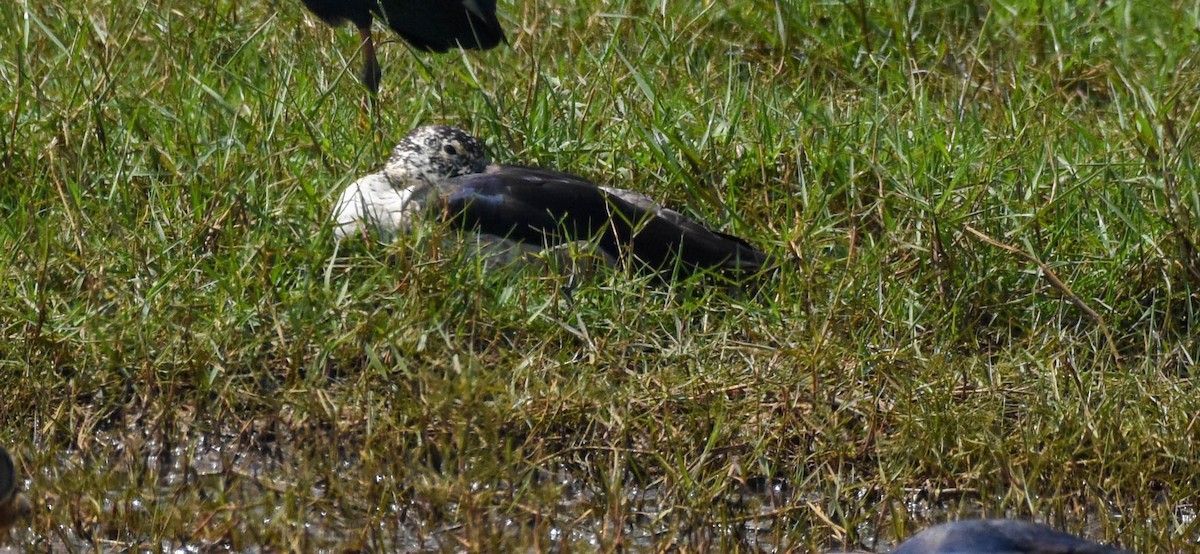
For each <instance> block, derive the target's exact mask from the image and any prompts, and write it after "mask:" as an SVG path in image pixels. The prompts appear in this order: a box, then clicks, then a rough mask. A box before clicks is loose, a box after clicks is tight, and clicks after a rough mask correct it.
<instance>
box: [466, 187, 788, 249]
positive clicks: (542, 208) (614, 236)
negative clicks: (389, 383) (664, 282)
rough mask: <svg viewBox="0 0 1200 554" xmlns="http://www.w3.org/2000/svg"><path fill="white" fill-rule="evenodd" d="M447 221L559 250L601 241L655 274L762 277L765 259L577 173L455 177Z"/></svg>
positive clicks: (602, 246) (601, 245)
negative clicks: (723, 272) (676, 271)
mask: <svg viewBox="0 0 1200 554" xmlns="http://www.w3.org/2000/svg"><path fill="white" fill-rule="evenodd" d="M446 185H447V190H448V191H451V192H450V193H449V194H448V195H447V198H446V200H445V203H446V211H445V214H446V218H447V219H448V220H449V221H451V222H453V223H457V224H459V225H460V226H461V228H463V229H466V230H472V231H477V232H481V233H486V234H489V235H495V236H501V237H506V238H508V239H510V240H516V241H520V242H525V243H533V244H541V245H542V246H543V247H552V246H555V245H557V244H562V243H565V242H570V241H575V240H596V241H597V244H598V246H599V248H600V249H601V250H603V251H604V252H605V253H606V254H608V255H609V256H611V257H613V258H619V257H621V255H622V254H623V253H624V252H623V250H625V249H628V251H629V252H631V253H632V254H633V255H634V257H635V258H637V260H638V261H639V262H641V263H643V264H645V265H647V266H649V267H650V268H652V269H656V270H661V271H670V270H672V269H673V267H674V265H675V262H676V260H678V261H679V262H681V264H682V266H683V267H682V268H681V269H683V270H684V271H685V272H691V271H694V270H696V269H717V268H720V269H730V270H739V271H750V272H753V271H757V270H758V269H760V268H761V267H762V265H763V263H764V262H765V261H766V255H765V254H763V253H762V252H760V251H758V250H756V249H755V248H754V247H753V246H750V244H749V243H747V242H746V241H744V240H742V239H740V238H737V237H734V236H732V235H727V234H724V233H718V232H716V231H712V230H709V229H708V228H706V227H704V226H703V225H700V224H699V223H697V222H695V221H692V220H690V219H688V218H686V217H684V216H683V215H682V214H680V213H678V212H676V211H673V210H669V209H666V208H663V207H661V206H658V205H655V204H654V203H653V202H652V201H651V200H650V199H649V198H646V197H644V196H641V195H639V194H637V193H633V192H631V191H627V190H621V189H612V188H607V187H598V186H596V185H595V184H593V183H591V182H589V181H587V180H585V179H583V178H582V177H579V176H577V175H572V174H570V173H562V172H559V171H553V170H547V169H540V168H533V167H521V166H494V167H492V168H490V169H489V170H488V171H487V172H485V173H480V174H472V175H464V176H461V177H455V178H453V179H449V180H448V181H447V182H446Z"/></svg>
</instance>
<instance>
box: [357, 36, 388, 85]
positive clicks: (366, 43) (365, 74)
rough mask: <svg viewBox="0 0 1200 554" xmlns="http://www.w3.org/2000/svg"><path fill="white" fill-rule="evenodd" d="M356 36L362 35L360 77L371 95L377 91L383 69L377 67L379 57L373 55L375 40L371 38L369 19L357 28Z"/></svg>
mask: <svg viewBox="0 0 1200 554" xmlns="http://www.w3.org/2000/svg"><path fill="white" fill-rule="evenodd" d="M358 36H360V37H362V51H363V69H362V75H360V76H359V77H360V78H361V79H362V84H363V86H365V87H367V90H369V91H371V94H372V95H375V94H378V93H379V81H380V79H382V78H383V71H382V70H380V69H379V58H377V57H376V56H375V41H373V40H371V20H370V19H368V20H367V24H366V26H363V27H359V28H358Z"/></svg>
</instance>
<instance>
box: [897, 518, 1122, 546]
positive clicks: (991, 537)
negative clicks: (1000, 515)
mask: <svg viewBox="0 0 1200 554" xmlns="http://www.w3.org/2000/svg"><path fill="white" fill-rule="evenodd" d="M1001 553H1003V554H1132V553H1130V552H1128V551H1125V550H1121V549H1119V548H1114V547H1111V546H1105V545H1102V544H1097V543H1094V542H1091V541H1085V540H1083V539H1081V538H1079V537H1076V536H1074V535H1068V534H1066V533H1062V532H1059V531H1055V530H1054V529H1051V528H1049V527H1046V526H1045V525H1039V524H1037V523H1030V522H1027V521H1015V520H1010V519H981V520H968V521H955V522H951V523H943V524H941V525H938V526H935V527H930V528H929V529H926V530H924V531H921V532H920V533H917V534H916V535H914V536H913V537H912V538H911V539H909V540H907V541H905V542H904V543H903V544H901V545H900V547H899V548H897V549H896V550H893V551H892V554H1001Z"/></svg>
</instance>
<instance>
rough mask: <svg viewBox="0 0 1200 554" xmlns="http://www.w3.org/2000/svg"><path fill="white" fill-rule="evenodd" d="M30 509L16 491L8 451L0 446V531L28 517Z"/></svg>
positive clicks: (24, 499) (15, 471)
mask: <svg viewBox="0 0 1200 554" xmlns="http://www.w3.org/2000/svg"><path fill="white" fill-rule="evenodd" d="M31 512H32V507H31V506H30V504H29V500H28V499H26V498H25V495H23V494H21V493H20V492H18V490H17V467H16V464H14V463H13V459H12V456H9V455H8V450H5V449H4V447H3V446H0V531H4V530H6V529H8V528H9V527H11V526H12V525H13V524H15V523H16V522H17V521H18V520H21V519H25V518H27V517H29V515H30V513H31Z"/></svg>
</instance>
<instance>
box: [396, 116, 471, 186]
mask: <svg viewBox="0 0 1200 554" xmlns="http://www.w3.org/2000/svg"><path fill="white" fill-rule="evenodd" d="M487 166H488V157H487V149H486V148H484V146H483V143H482V142H480V141H479V139H477V138H475V137H473V136H471V135H470V134H468V133H467V132H466V131H463V130H462V129H458V128H455V127H448V126H444V125H430V126H426V127H418V128H416V129H414V130H413V131H412V132H410V133H409V134H408V135H407V136H405V137H404V138H403V139H401V140H400V143H399V144H397V145H396V147H395V148H393V149H392V157H391V158H390V159H388V163H387V166H386V167H385V168H384V171H385V172H386V173H387V174H388V177H389V178H391V179H392V180H393V181H395V182H397V183H404V182H411V180H413V179H417V180H420V181H423V182H425V183H426V184H436V183H437V182H439V181H442V180H445V179H449V178H451V177H457V176H459V175H468V174H471V173H482V172H483V171H484V170H485V169H487Z"/></svg>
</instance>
